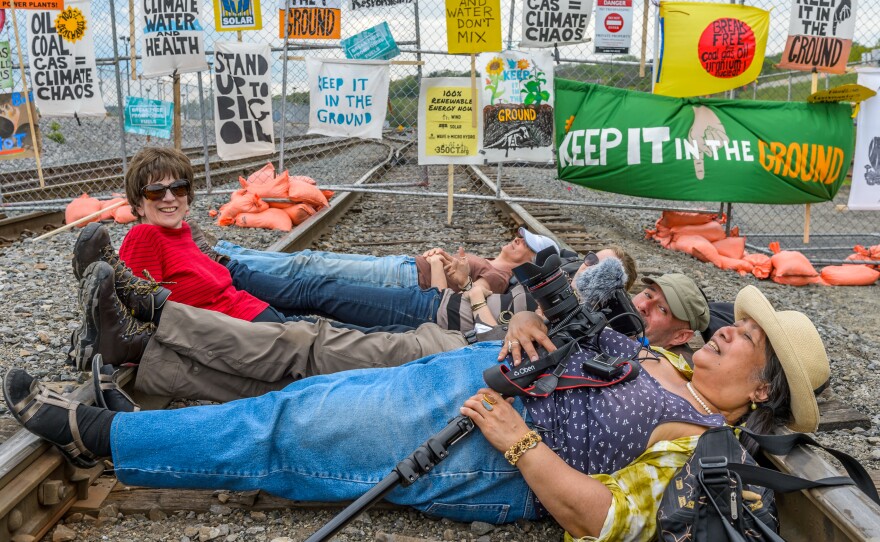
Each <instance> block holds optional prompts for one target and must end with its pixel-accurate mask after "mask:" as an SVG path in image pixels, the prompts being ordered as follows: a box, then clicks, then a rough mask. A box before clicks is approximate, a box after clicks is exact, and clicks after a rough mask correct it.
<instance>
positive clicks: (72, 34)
mask: <svg viewBox="0 0 880 542" xmlns="http://www.w3.org/2000/svg"><path fill="white" fill-rule="evenodd" d="M55 31H56V32H58V35H59V36H61V39H63V40H64V41H69V42H70V43H76V42H77V41H78V40H81V39H82V37H83V36H84V35H85V33H86V18H85V17H84V16H83V14H82V11H80V10H79V9H77V8H75V7H68V8H67V9H65V10H64V11H62V12H61V13H59V14H58V17H56V18H55Z"/></svg>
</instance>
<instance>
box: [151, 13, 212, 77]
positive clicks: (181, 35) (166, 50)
mask: <svg viewBox="0 0 880 542" xmlns="http://www.w3.org/2000/svg"><path fill="white" fill-rule="evenodd" d="M199 5H200V4H199V1H198V0H142V3H141V7H142V9H143V23H144V26H143V28H142V29H141V30H142V32H143V43H142V48H141V54H142V55H143V76H144V77H160V76H162V75H171V74H174V73H175V72H176V73H187V72H198V71H202V70H207V69H208V62H207V61H206V60H205V32H204V29H203V28H202V22H201V20H200V19H199V17H200V15H199V13H200V11H199V10H200V8H199Z"/></svg>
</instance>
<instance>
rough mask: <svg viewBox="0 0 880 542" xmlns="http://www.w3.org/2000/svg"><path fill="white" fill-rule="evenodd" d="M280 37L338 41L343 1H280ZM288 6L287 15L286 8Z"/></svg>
mask: <svg viewBox="0 0 880 542" xmlns="http://www.w3.org/2000/svg"><path fill="white" fill-rule="evenodd" d="M279 2H280V6H279V10H278V19H279V21H281V24H280V26H279V28H278V37H279V38H282V39H283V38H284V36H287V37H288V38H290V39H292V40H293V39H311V40H338V39H339V36H340V35H341V32H340V25H341V24H342V23H341V19H340V13H341V9H340V6H341V4H342V0H279ZM285 5H286V6H287V14H286V15H285V13H284V7H285Z"/></svg>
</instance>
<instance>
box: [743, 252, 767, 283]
mask: <svg viewBox="0 0 880 542" xmlns="http://www.w3.org/2000/svg"><path fill="white" fill-rule="evenodd" d="M743 260H745V261H747V262H749V263H750V264H752V274H753V275H755V278H759V279H766V278H767V277H769V276H770V272H771V271H772V270H773V263H772V262H771V261H770V256H767V255H766V254H748V255H746V256H743Z"/></svg>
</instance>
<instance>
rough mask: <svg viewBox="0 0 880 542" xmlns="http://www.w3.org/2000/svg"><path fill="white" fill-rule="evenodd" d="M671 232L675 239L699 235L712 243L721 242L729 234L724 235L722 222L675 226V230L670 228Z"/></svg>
mask: <svg viewBox="0 0 880 542" xmlns="http://www.w3.org/2000/svg"><path fill="white" fill-rule="evenodd" d="M669 231H670V232H672V236H673V237H678V236H680V235H699V236H700V237H705V238H706V239H708V240H709V241H710V242H715V241H720V240H722V239H724V238H725V237H727V234H726V233H724V226H722V225H721V223H720V222H714V221H713V222H707V223H705V224H695V225H691V226H675V227H674V228H669Z"/></svg>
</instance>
